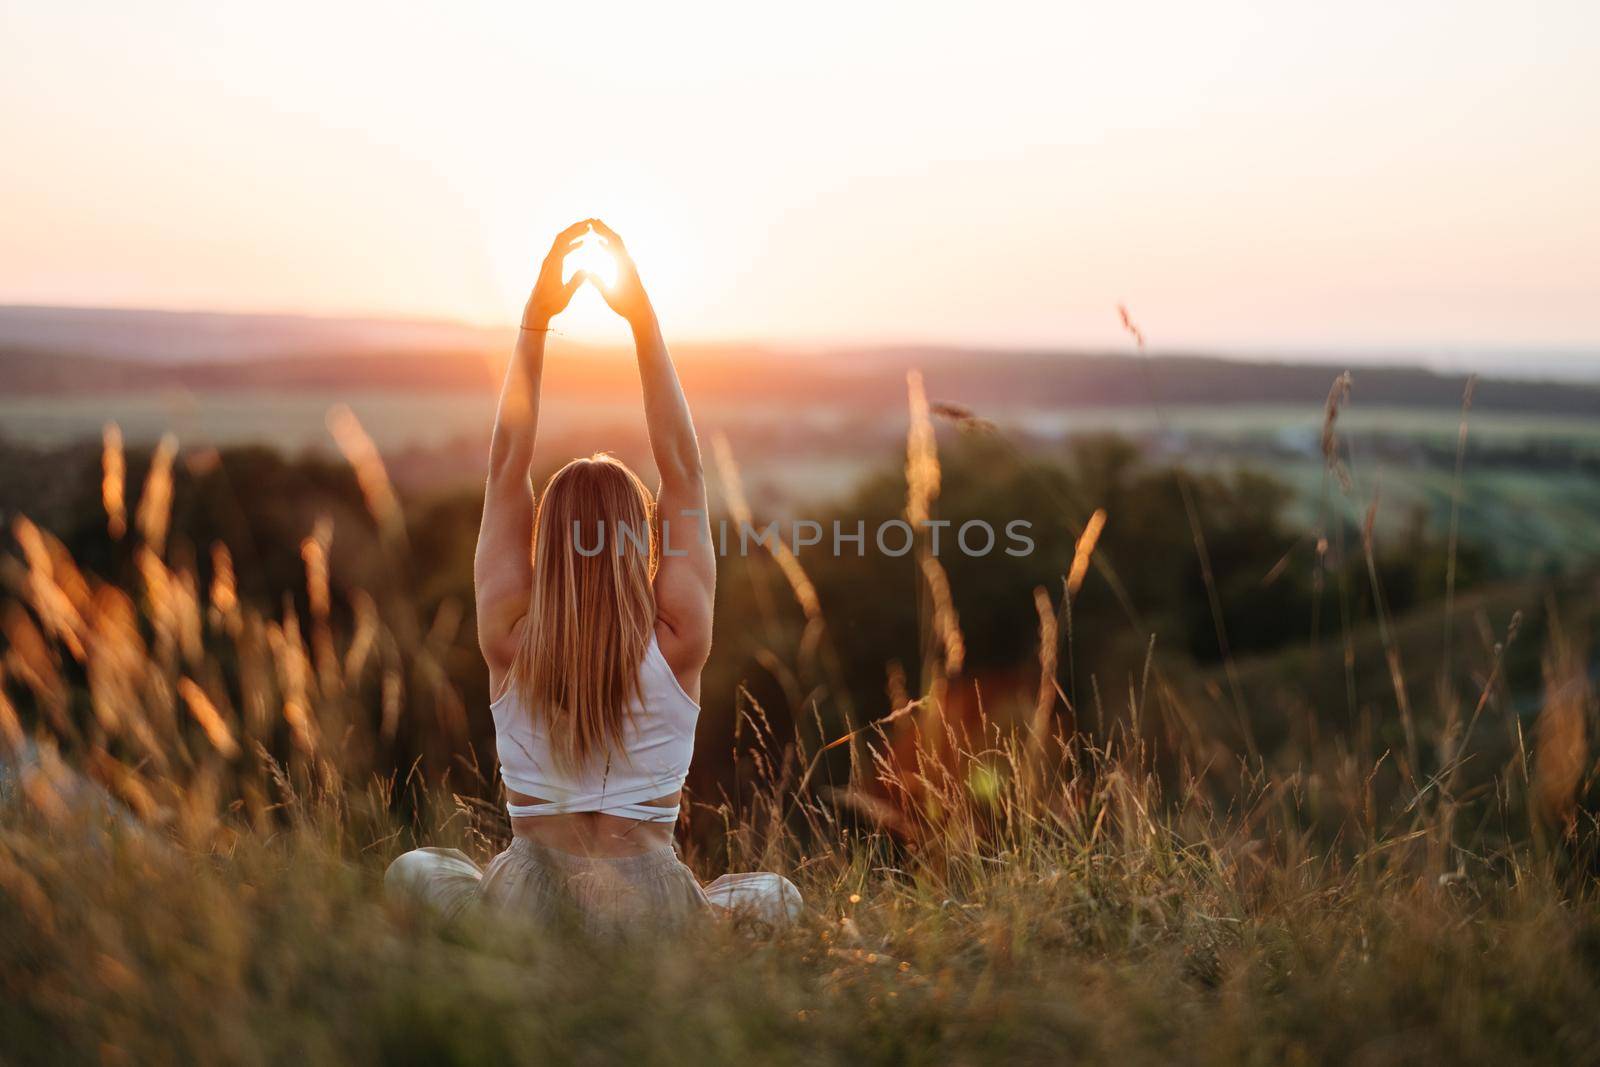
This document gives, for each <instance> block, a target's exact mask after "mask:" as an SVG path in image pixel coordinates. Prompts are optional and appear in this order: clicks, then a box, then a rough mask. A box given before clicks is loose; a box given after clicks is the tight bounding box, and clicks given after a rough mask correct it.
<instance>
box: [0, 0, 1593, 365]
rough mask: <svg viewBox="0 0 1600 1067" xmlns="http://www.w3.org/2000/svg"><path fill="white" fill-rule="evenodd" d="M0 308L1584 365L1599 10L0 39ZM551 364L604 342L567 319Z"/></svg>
mask: <svg viewBox="0 0 1600 1067" xmlns="http://www.w3.org/2000/svg"><path fill="white" fill-rule="evenodd" d="M0 100H3V106H0V144H3V145H4V146H5V149H4V157H5V163H4V165H3V166H0V303H42V304H84V305H99V306H130V307H157V308H172V309H208V310H250V311H291V312H308V313H314V314H371V313H376V314H383V315H406V316H427V317H435V316H442V317H449V318H459V319H465V320H468V321H471V322H477V323H505V322H510V321H514V320H515V317H516V316H517V315H518V313H519V312H520V309H521V305H522V302H523V300H524V299H525V298H526V294H527V291H528V288H529V286H530V285H531V283H532V281H533V278H534V276H535V274H536V273H537V268H538V262H539V259H540V258H541V257H542V255H543V253H544V251H545V250H546V248H547V247H548V245H549V242H550V240H551V238H552V236H553V235H554V233H555V232H556V231H557V230H558V229H560V228H561V227H562V226H564V225H566V224H568V223H569V222H572V221H574V220H576V219H581V218H584V217H588V216H599V217H601V218H604V219H606V220H607V221H608V222H609V223H610V224H611V225H612V226H613V227H615V228H616V229H617V230H619V231H620V232H621V233H622V235H623V237H624V238H625V239H626V240H627V242H628V244H629V246H630V248H631V249H632V250H633V253H634V256H635V259H636V261H637V262H638V264H639V268H640V271H641V274H642V276H643V278H644V281H645V283H646V286H647V287H648V288H649V290H650V292H651V293H652V296H653V297H654V299H655V301H656V303H657V306H658V309H659V311H660V315H661V319H662V321H663V324H664V325H665V326H666V327H667V330H668V333H669V336H680V337H687V338H694V339H699V340H733V339H740V340H762V339H766V340H778V341H799V342H812V341H815V342H830V341H867V342H901V341H904V342H934V343H950V344H988V345H1004V346H1020V347H1080V346H1099V345H1105V344H1112V343H1118V342H1119V341H1121V340H1122V338H1121V335H1120V332H1119V326H1118V324H1117V319H1116V313H1115V307H1116V305H1117V304H1118V303H1119V302H1124V303H1126V304H1127V305H1128V306H1129V308H1130V310H1132V312H1133V314H1134V316H1135V317H1136V318H1137V319H1138V320H1139V321H1140V324H1141V325H1142V327H1143V328H1144V330H1145V332H1146V334H1147V335H1149V336H1150V338H1151V342H1152V344H1154V345H1157V346H1159V347H1164V348H1184V347H1192V348H1208V349H1236V350H1248V349H1252V348H1257V349H1260V348H1269V349H1283V350H1295V351H1306V352H1314V353H1315V352H1329V351H1338V350H1348V349H1376V350H1382V349H1385V348H1397V349H1406V350H1411V351H1424V352H1440V351H1446V352H1448V351H1458V350H1459V351H1467V350H1474V349H1491V348H1508V347H1509V348H1520V349H1551V350H1557V349H1574V348H1578V349H1583V348H1587V349H1588V350H1590V351H1591V352H1593V351H1596V350H1600V210H1597V209H1596V190H1600V5H1596V4H1594V3H1592V2H1589V0H1581V2H1580V0H1573V2H1542V0H1525V2H1521V3H1515V4H1513V3H1493V4H1489V3H1477V2H1473V0H1449V2H1431V0H1385V2H1383V3H1369V2H1365V0H1352V2H1346V3H1339V4H1330V3H1326V2H1325V0H1323V2H1316V3H1303V2H1299V0H1294V2H1282V0H1280V2H1261V3H1257V2H1242V0H1210V2H1204V3H1193V2H1174V3H1149V2H1136V0H1135V2H1123V3H1116V4H1108V3H1104V2H1103V0H1101V2H1096V3H1092V4H1090V3H1078V2H1058V3H1011V2H1006V0H987V2H984V3H972V4H940V3H937V2H932V0H929V2H924V3H922V4H916V5H912V4H881V3H866V2H862V0H853V2H846V3H835V2H832V0H815V2H811V3H807V4H803V5H797V4H787V5H776V4H762V3H751V2H748V0H744V2H737V3H721V2H714V3H706V2H699V3H689V2H681V0H679V2H674V3H671V4H666V3H660V2H654V3H648V4H637V5H635V4H629V3H608V4H604V5H593V4H582V3H572V2H570V0H569V2H565V3H560V4H546V3H531V2H522V3H515V4H513V3H506V4H487V3H470V2H457V3H451V4H430V5H420V4H419V5H402V4H394V3H384V4H377V3H344V4H333V3H315V4H302V3H295V2H284V3H274V4H261V3H232V2H206V3H192V4H190V3H175V2H161V0H148V2H141V3H137V4H128V3H125V2H124V3H109V2H98V0H96V2H83V0H61V2H47V0H30V2H26V3H19V2H18V0H0ZM567 322H568V325H569V326H570V327H571V328H572V330H573V332H575V333H578V334H580V335H588V336H593V337H595V338H596V339H602V338H605V337H607V336H609V335H608V334H607V331H614V332H616V333H620V331H621V327H620V325H619V324H617V323H615V322H614V321H613V320H612V319H611V318H609V317H608V313H606V312H605V310H604V308H603V305H602V304H601V302H600V300H599V298H598V296H597V295H595V294H593V293H590V292H587V291H586V292H584V293H581V294H580V296H579V297H578V299H577V300H576V301H575V304H574V307H573V309H572V310H571V311H570V312H569V313H568V316H567Z"/></svg>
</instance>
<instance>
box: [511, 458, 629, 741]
mask: <svg viewBox="0 0 1600 1067" xmlns="http://www.w3.org/2000/svg"><path fill="white" fill-rule="evenodd" d="M658 550H659V536H658V534H657V531H656V524H655V500H654V499H653V498H652V497H651V495H650V491H649V490H648V489H646V488H645V487H644V483H643V482H641V481H640V480H639V476H638V475H636V474H634V473H633V471H631V470H629V469H628V467H627V465H626V464H624V463H621V462H620V461H618V460H616V459H613V458H612V457H611V456H608V455H605V454H604V453H598V454H596V455H593V456H590V457H589V458H588V459H575V460H573V461H572V462H571V463H568V464H567V465H566V466H565V467H562V468H561V469H560V470H558V471H556V472H555V474H553V475H551V476H550V481H549V482H547V483H546V484H545V487H544V492H542V493H540V494H539V500H538V504H537V507H536V509H535V511H534V517H533V546H532V551H533V591H532V593H531V594H530V596H529V599H528V616H527V621H526V622H525V623H524V624H523V628H522V641H521V643H520V644H519V645H518V647H517V653H516V657H515V658H514V659H513V660H512V661H511V686H512V687H513V688H515V689H516V690H517V692H518V694H519V695H520V697H521V699H522V701H523V703H524V704H526V706H527V707H528V708H529V710H530V712H531V713H532V715H533V716H534V718H535V721H540V720H542V721H543V722H544V723H545V725H546V729H547V730H548V732H549V736H550V739H551V748H552V750H553V751H554V752H555V753H556V756H557V758H558V759H561V760H563V761H564V762H566V763H567V764H568V767H569V769H572V768H579V767H583V766H585V765H587V764H588V763H589V762H590V761H591V760H593V759H594V758H595V757H597V756H599V755H601V754H606V753H610V752H612V751H615V750H616V749H617V748H618V747H619V746H620V744H621V742H622V735H623V729H624V727H625V726H626V724H627V717H628V709H629V707H630V705H631V703H632V701H633V698H634V696H635V695H636V694H637V691H638V686H639V664H640V663H641V662H642V661H643V659H644V654H645V650H646V648H648V647H649V644H650V635H651V632H652V630H653V629H654V627H655V611H656V609H655V595H654V592H653V591H652V588H651V580H652V578H653V577H654V575H655V569H656V563H657V552H658Z"/></svg>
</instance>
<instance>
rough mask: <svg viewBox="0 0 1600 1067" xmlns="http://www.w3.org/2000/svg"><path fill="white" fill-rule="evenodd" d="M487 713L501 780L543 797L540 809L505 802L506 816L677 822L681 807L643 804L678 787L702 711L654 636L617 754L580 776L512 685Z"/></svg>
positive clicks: (598, 761) (600, 760) (685, 774)
mask: <svg viewBox="0 0 1600 1067" xmlns="http://www.w3.org/2000/svg"><path fill="white" fill-rule="evenodd" d="M489 710H490V712H492V713H493V714H494V731H495V744H496V747H497V748H498V749H499V754H500V777H501V778H502V779H503V780H504V781H505V783H506V785H507V786H509V787H510V788H512V789H514V790H516V791H517V792H519V793H522V794H523V795H525V796H530V797H539V798H541V802H540V803H537V804H509V803H508V804H507V805H506V811H507V812H509V813H510V814H511V815H512V816H523V815H562V814H566V813H567V812H576V811H598V812H602V813H604V814H606V815H618V816H621V817H622V818H625V819H637V820H639V821H641V822H673V821H675V820H676V819H677V818H678V805H676V804H674V805H673V806H672V807H670V808H667V807H657V806H654V805H651V804H647V803H646V801H650V800H658V799H660V798H661V797H666V796H671V795H672V794H673V793H676V792H677V791H678V790H680V789H682V788H683V782H684V779H685V778H687V777H688V776H689V760H690V758H691V757H693V755H694V728H695V723H696V722H697V721H698V720H699V718H700V705H699V704H696V703H695V702H694V701H693V700H691V699H689V694H688V693H686V692H684V691H683V686H682V685H680V684H679V682H678V676H677V675H676V674H674V673H673V671H672V666H671V665H670V664H669V663H667V658H666V656H664V655H662V654H661V645H660V644H659V643H657V641H656V636H655V634H654V633H652V634H651V635H650V644H649V646H648V647H646V648H645V650H644V660H643V661H642V662H641V663H640V664H639V688H638V692H637V693H636V694H635V696H634V699H633V704H632V706H631V707H630V708H629V709H628V712H629V714H628V717H627V720H626V723H625V725H624V727H623V730H624V733H623V747H622V750H621V751H619V752H613V753H611V754H609V755H607V756H597V757H596V758H595V759H593V760H591V761H590V764H589V765H588V766H587V767H584V768H583V769H582V770H581V771H578V772H576V773H569V772H566V771H563V770H561V768H560V767H559V765H558V763H557V761H556V759H555V757H554V755H553V753H552V746H551V744H550V737H549V733H548V731H547V729H546V724H545V723H544V722H543V721H542V720H541V721H539V722H535V721H534V716H533V715H532V714H531V713H530V711H529V709H528V708H527V706H526V705H524V704H523V703H522V701H520V700H519V699H517V696H516V690H515V688H514V687H512V686H507V688H506V691H505V692H504V693H503V694H501V696H500V699H499V700H496V701H495V702H494V703H493V704H490V705H489Z"/></svg>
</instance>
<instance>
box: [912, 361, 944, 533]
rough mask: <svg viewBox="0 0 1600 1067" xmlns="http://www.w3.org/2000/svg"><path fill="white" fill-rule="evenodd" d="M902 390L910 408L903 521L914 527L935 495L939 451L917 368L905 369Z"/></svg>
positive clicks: (928, 513)
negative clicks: (904, 518) (903, 389)
mask: <svg viewBox="0 0 1600 1067" xmlns="http://www.w3.org/2000/svg"><path fill="white" fill-rule="evenodd" d="M906 392H907V396H908V399H909V406H910V409H911V424H910V428H909V429H908V430H907V432H906V521H907V522H909V523H910V524H911V525H912V527H913V528H916V527H920V526H921V525H922V524H923V523H925V522H927V521H928V519H929V518H930V517H931V515H932V510H931V509H932V507H933V503H934V501H935V500H937V499H938V498H939V478H940V468H939V450H938V444H937V443H936V441H935V439H934V433H933V421H932V420H931V419H930V418H929V417H928V394H927V392H926V391H924V389H923V387H922V372H921V371H915V370H913V371H907V372H906Z"/></svg>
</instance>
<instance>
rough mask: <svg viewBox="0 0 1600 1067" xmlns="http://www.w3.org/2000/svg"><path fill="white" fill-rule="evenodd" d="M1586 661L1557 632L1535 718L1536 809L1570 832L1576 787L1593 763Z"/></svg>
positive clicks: (1549, 822) (1573, 826) (1546, 661)
mask: <svg viewBox="0 0 1600 1067" xmlns="http://www.w3.org/2000/svg"><path fill="white" fill-rule="evenodd" d="M1593 695H1594V694H1593V689H1592V687H1591V683H1590V681H1589V672H1588V664H1587V663H1586V662H1585V661H1584V657H1583V656H1582V655H1580V654H1579V653H1578V651H1577V648H1576V642H1573V641H1570V640H1565V639H1563V638H1562V637H1561V635H1560V634H1557V635H1555V638H1554V640H1553V641H1552V647H1551V649H1550V651H1549V652H1548V653H1547V654H1546V656H1545V658H1544V706H1543V707H1542V708H1541V709H1540V710H1539V718H1538V720H1537V722H1536V723H1535V724H1534V738H1535V740H1534V758H1533V767H1534V775H1533V795H1532V801H1533V805H1532V806H1533V812H1534V814H1535V815H1536V816H1538V818H1539V819H1540V820H1541V821H1543V822H1544V823H1545V824H1546V825H1549V826H1554V827H1558V828H1559V829H1560V830H1561V832H1562V834H1563V835H1564V836H1567V837H1572V836H1574V835H1575V834H1576V832H1577V807H1578V789H1579V786H1580V785H1581V784H1582V782H1583V775H1584V771H1585V770H1586V769H1587V767H1588V763H1589V739H1588V735H1587V726H1586V721H1585V720H1586V717H1587V714H1588V711H1589V707H1590V705H1591V703H1592V702H1593Z"/></svg>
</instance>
